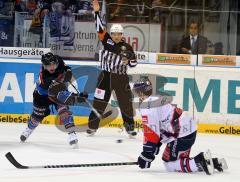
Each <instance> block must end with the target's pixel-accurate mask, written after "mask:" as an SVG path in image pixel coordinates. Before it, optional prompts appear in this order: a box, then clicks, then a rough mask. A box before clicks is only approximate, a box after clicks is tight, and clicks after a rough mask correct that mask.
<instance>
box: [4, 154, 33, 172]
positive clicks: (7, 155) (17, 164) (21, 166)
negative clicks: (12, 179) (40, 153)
mask: <svg viewBox="0 0 240 182" xmlns="http://www.w3.org/2000/svg"><path fill="white" fill-rule="evenodd" d="M5 157H6V158H7V159H8V161H9V162H11V163H12V165H14V166H15V167H16V168H18V169H28V168H29V167H27V166H23V165H21V164H20V163H18V161H16V159H15V158H14V157H13V155H12V154H11V152H8V153H6V154H5Z"/></svg>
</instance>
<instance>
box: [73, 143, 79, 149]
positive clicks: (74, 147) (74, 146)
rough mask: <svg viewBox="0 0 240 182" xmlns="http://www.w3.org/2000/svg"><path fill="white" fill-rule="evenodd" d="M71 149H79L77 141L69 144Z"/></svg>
mask: <svg viewBox="0 0 240 182" xmlns="http://www.w3.org/2000/svg"><path fill="white" fill-rule="evenodd" d="M71 148H72V149H79V145H78V144H77V143H75V144H72V145H71Z"/></svg>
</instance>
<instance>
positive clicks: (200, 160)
mask: <svg viewBox="0 0 240 182" xmlns="http://www.w3.org/2000/svg"><path fill="white" fill-rule="evenodd" d="M133 91H134V93H136V94H137V96H138V97H139V102H140V106H139V111H140V113H141V116H142V122H143V127H144V145H143V152H142V153H141V155H140V156H139V157H138V165H139V167H140V168H150V166H151V162H152V161H153V160H154V159H155V155H157V154H158V152H159V149H160V147H161V145H162V144H163V143H165V144H167V146H166V148H165V150H164V152H163V156H162V160H163V161H164V165H165V167H166V169H167V171H170V172H174V171H175V172H186V173H190V172H198V171H205V172H206V174H212V173H213V171H214V169H216V170H218V171H223V170H224V169H226V168H227V164H226V162H225V160H224V159H218V158H212V157H211V153H210V151H207V152H206V153H203V152H201V153H199V154H198V155H196V156H195V157H193V158H190V157H189V154H190V150H191V147H192V146H193V144H194V142H195V139H196V134H197V124H196V122H195V121H194V120H193V119H192V118H191V117H190V116H188V115H187V113H186V112H184V111H183V110H182V109H180V108H177V107H175V106H173V105H171V104H170V103H164V98H163V97H162V96H152V84H151V82H150V80H148V79H142V80H141V81H139V82H136V83H134V86H133Z"/></svg>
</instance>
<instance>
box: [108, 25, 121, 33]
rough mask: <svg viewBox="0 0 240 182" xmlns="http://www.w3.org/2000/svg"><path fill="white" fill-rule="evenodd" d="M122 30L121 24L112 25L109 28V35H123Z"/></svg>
mask: <svg viewBox="0 0 240 182" xmlns="http://www.w3.org/2000/svg"><path fill="white" fill-rule="evenodd" d="M123 32H124V30H123V27H122V25H121V24H113V25H112V26H111V28H110V33H121V34H123Z"/></svg>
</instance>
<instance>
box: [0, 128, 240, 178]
mask: <svg viewBox="0 0 240 182" xmlns="http://www.w3.org/2000/svg"><path fill="white" fill-rule="evenodd" d="M25 127H26V125H25V124H3V123H0V182H8V181H14V182H20V181H21V182H40V181H41V182H43V181H44V182H48V181H51V182H88V181H91V182H99V181H101V182H108V181H109V182H135V181H137V182H145V181H146V182H155V181H156V182H157V181H158V182H161V181H162V182H175V181H176V182H181V181H182V182H188V181H189V182H193V181H194V182H208V181H209V182H238V181H239V180H240V170H239V169H240V167H239V166H240V137H235V136H224V135H206V134H198V136H197V140H196V143H195V145H194V147H193V148H192V151H191V156H194V155H196V154H197V153H199V152H200V151H206V150H207V149H210V150H211V151H212V154H213V156H218V157H221V158H222V157H224V158H225V159H226V161H227V163H228V166H229V169H228V170H227V171H226V172H224V173H215V174H214V175H212V176H207V175H206V174H205V173H194V174H193V173H192V174H185V173H169V172H166V171H165V169H164V166H163V163H162V161H161V154H162V152H163V150H164V147H165V146H162V148H161V152H160V154H159V155H158V156H157V157H156V159H155V161H154V162H153V163H152V166H151V168H150V169H145V170H141V169H139V168H138V166H135V165H134V166H117V167H111V166H109V167H90V168H61V169H24V170H23V169H16V168H15V167H14V166H13V165H12V164H10V163H9V162H8V161H7V159H6V158H5V153H7V152H12V154H13V155H14V156H15V158H16V159H17V160H18V161H19V162H20V163H22V164H23V165H49V164H50V165H51V164H82V163H108V162H131V161H136V160H137V157H138V155H139V154H140V152H141V150H142V133H140V134H139V135H138V137H137V138H136V139H129V138H128V137H127V135H126V133H125V132H122V131H121V130H120V129H107V128H104V129H100V130H99V131H98V133H97V134H96V135H95V136H94V137H88V136H86V134H85V133H78V136H79V149H72V148H71V147H70V146H69V145H68V144H67V134H66V133H64V132H61V131H59V130H58V129H57V128H56V127H55V126H48V125H40V126H39V127H38V128H37V129H36V130H35V131H34V133H33V134H32V135H31V136H30V138H29V140H28V141H27V142H26V143H20V142H19V136H20V134H21V132H22V131H23V130H24V129H25ZM118 139H122V140H123V142H122V143H117V142H116V140H118Z"/></svg>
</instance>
